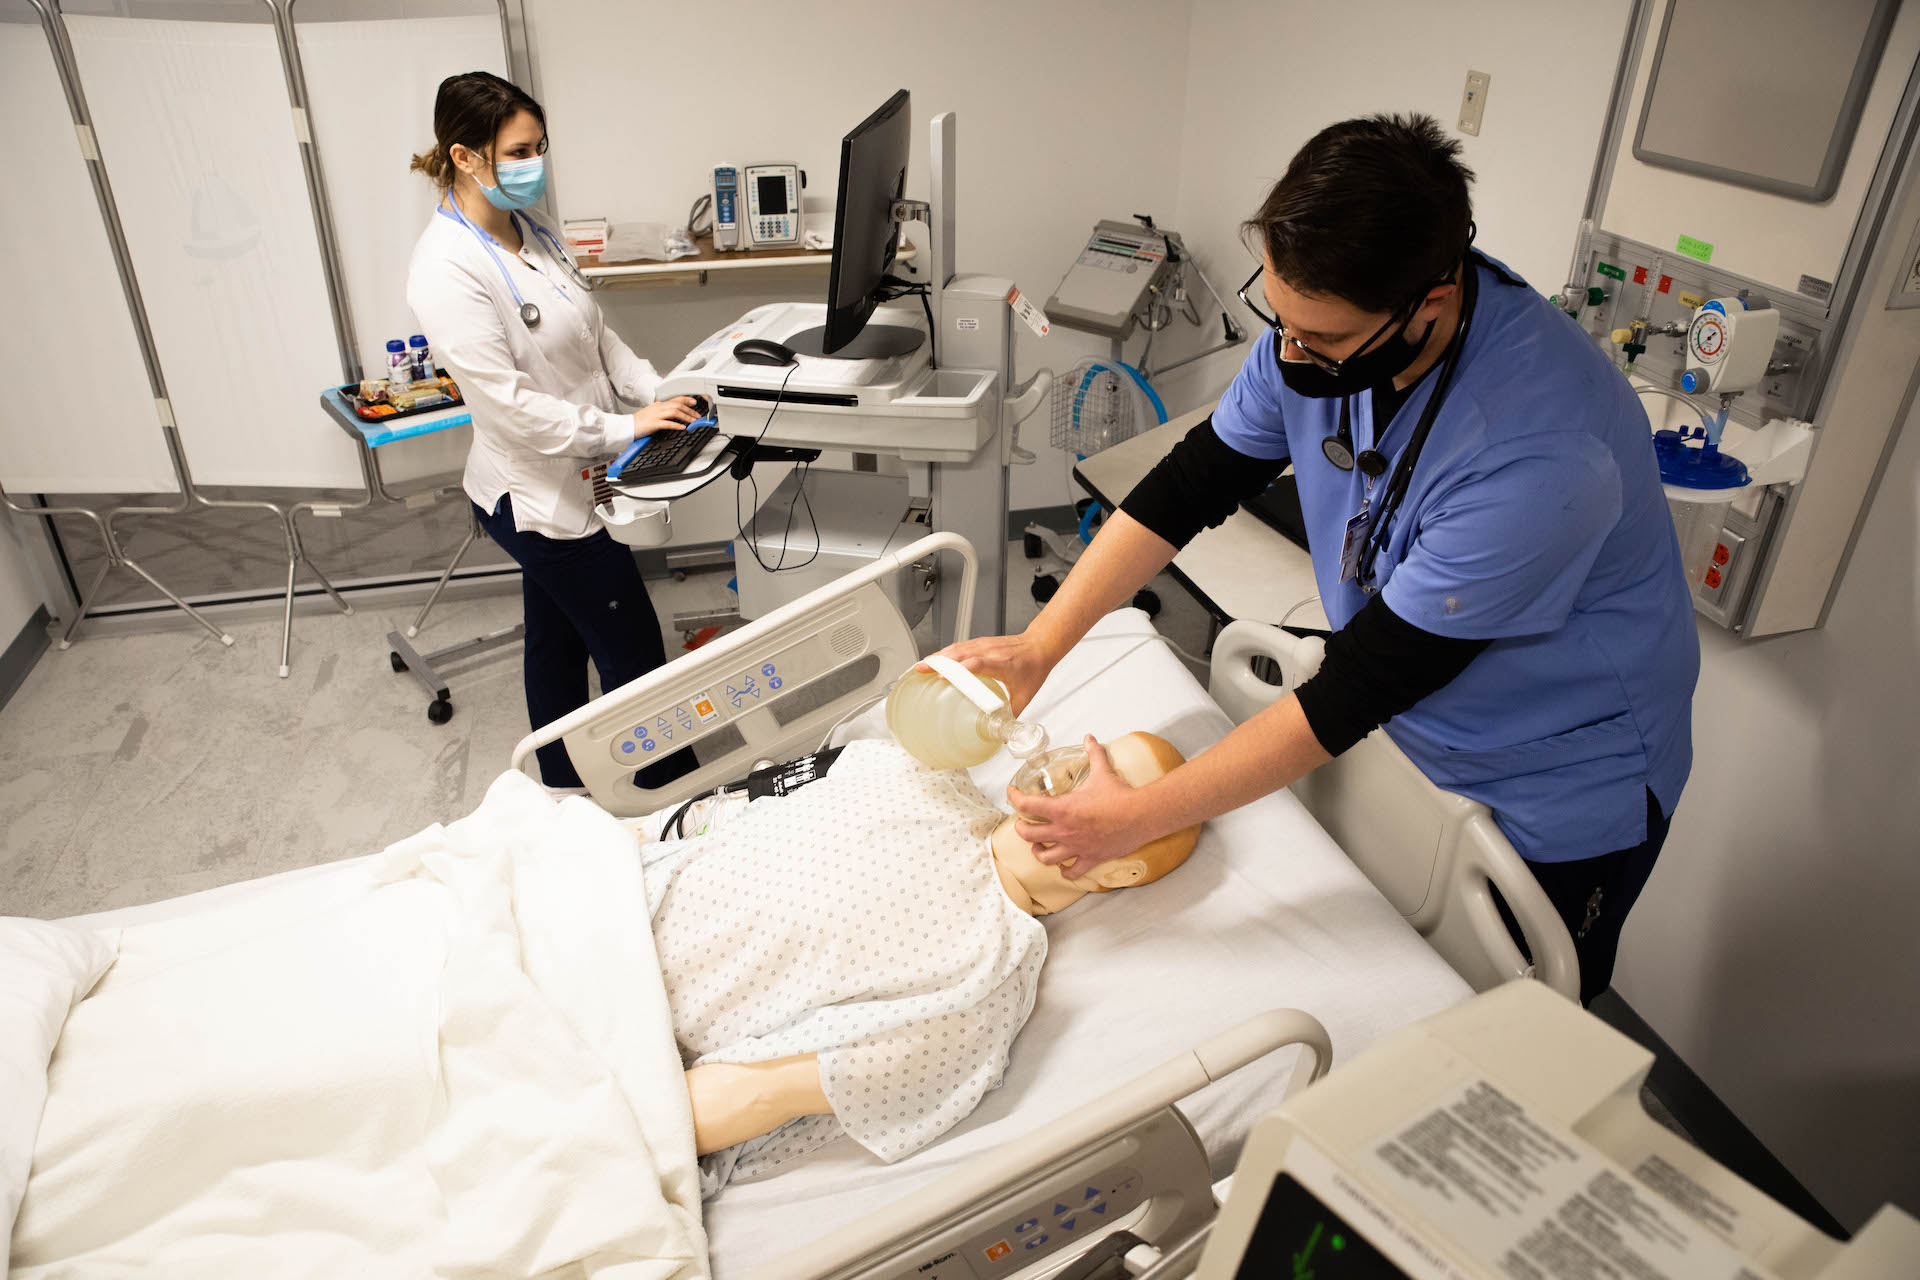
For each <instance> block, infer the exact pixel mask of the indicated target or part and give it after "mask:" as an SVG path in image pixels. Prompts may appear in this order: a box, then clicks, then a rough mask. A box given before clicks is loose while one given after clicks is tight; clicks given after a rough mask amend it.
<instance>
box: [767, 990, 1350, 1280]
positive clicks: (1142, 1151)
mask: <svg viewBox="0 0 1920 1280" xmlns="http://www.w3.org/2000/svg"><path fill="white" fill-rule="evenodd" d="M1294 1044H1297V1045H1302V1046H1304V1047H1305V1048H1306V1049H1308V1050H1309V1051H1310V1052H1311V1053H1312V1056H1313V1066H1312V1069H1311V1070H1310V1071H1302V1070H1300V1069H1298V1068H1296V1069H1295V1070H1294V1073H1293V1076H1292V1078H1291V1079H1290V1080H1289V1081H1288V1084H1287V1088H1286V1093H1285V1096H1286V1097H1292V1096H1293V1095H1294V1094H1295V1093H1297V1092H1298V1091H1299V1090H1300V1089H1302V1088H1304V1087H1305V1086H1306V1085H1308V1084H1310V1083H1312V1082H1313V1081H1315V1080H1318V1079H1319V1078H1320V1077H1321V1076H1323V1075H1325V1074H1326V1073H1327V1068H1328V1066H1329V1065H1330V1064H1331V1062H1332V1059H1333V1047H1332V1044H1331V1042H1330V1041H1329V1040H1328V1038H1327V1031H1326V1028H1325V1027H1323V1026H1321V1025H1320V1021H1319V1020H1318V1019H1317V1018H1315V1017H1313V1016H1312V1015H1311V1014H1308V1013H1303V1012H1302V1011H1300V1010H1298V1009H1273V1010H1269V1011H1267V1012H1266V1013H1262V1014H1258V1015H1256V1016H1254V1017H1252V1018H1249V1019H1247V1020H1246V1021H1245V1022H1242V1023H1240V1024H1239V1025H1237V1026H1234V1027H1231V1028H1229V1029H1228V1030H1226V1031H1223V1032H1221V1033H1220V1034H1219V1035H1217V1036H1214V1037H1212V1038H1211V1039H1208V1040H1205V1041H1203V1042H1202V1043H1200V1044H1198V1045H1195V1046H1194V1047H1193V1048H1191V1049H1188V1050H1186V1051H1185V1052H1183V1053H1181V1054H1180V1055H1179V1056H1177V1057H1175V1058H1172V1059H1170V1060H1169V1061H1167V1062H1164V1063H1162V1064H1161V1065H1159V1066H1158V1067H1155V1068H1153V1069H1152V1070H1151V1071H1148V1072H1146V1073H1144V1074H1142V1075H1140V1076H1138V1077H1136V1078H1135V1079H1133V1080H1132V1081H1130V1082H1128V1083H1127V1084H1124V1085H1121V1086H1120V1087H1119V1088H1117V1089H1115V1090H1113V1091H1111V1092H1110V1093H1107V1094H1105V1095H1103V1096H1101V1097H1099V1098H1095V1099H1094V1100H1093V1101H1091V1102H1089V1103H1086V1104H1085V1105H1084V1106H1080V1107H1076V1108H1075V1109H1074V1110H1072V1111H1069V1112H1068V1113H1067V1114H1065V1115H1063V1116H1061V1117H1060V1118H1059V1119H1057V1120H1055V1121H1053V1122H1052V1123H1051V1124H1046V1125H1042V1126H1041V1127H1040V1128H1038V1129H1035V1130H1034V1131H1033V1132H1032V1133H1030V1134H1028V1135H1026V1136H1025V1137H1023V1138H1020V1139H1017V1140H1015V1141H1013V1142H1008V1143H1005V1144H1003V1145H1001V1146H999V1147H996V1148H995V1149H994V1150H992V1151H989V1152H986V1153H984V1154H982V1155H980V1156H978V1157H976V1158H975V1159H973V1160H972V1161H970V1162H969V1163H967V1164H966V1165H964V1166H962V1167H961V1168H959V1169H956V1170H954V1172H953V1173H951V1174H949V1175H948V1176H947V1177H945V1178H943V1179H941V1180H940V1181H938V1182H935V1183H933V1184H932V1185H931V1186H928V1187H926V1188H925V1189H924V1190H921V1191H917V1192H915V1193H914V1194H913V1195H912V1196H911V1197H909V1198H908V1199H907V1200H906V1201H905V1202H903V1203H900V1204H895V1205H889V1206H888V1207H887V1208H885V1209H881V1210H879V1211H877V1212H875V1213H872V1214H869V1215H868V1216H866V1217H864V1218H861V1219H859V1220H858V1221H856V1222H853V1223H851V1224H849V1225H848V1226H846V1227H844V1228H842V1229H839V1230H836V1231H835V1232H834V1233H833V1234H832V1235H831V1236H829V1237H827V1238H825V1239H822V1240H816V1241H813V1242H812V1243H809V1244H806V1245H803V1246H801V1247H800V1248H798V1249H795V1250H793V1251H792V1252H791V1253H788V1254H785V1255H784V1256H782V1257H781V1258H779V1259H778V1260H776V1261H774V1262H772V1263H769V1264H768V1265H766V1266H765V1267H762V1268H760V1269H758V1270H756V1271H755V1272H754V1273H753V1280H854V1278H856V1277H859V1278H863V1280H864V1278H866V1277H886V1276H892V1275H895V1274H896V1273H901V1274H908V1275H911V1274H914V1273H915V1272H916V1271H918V1270H921V1269H922V1268H920V1267H919V1264H920V1263H924V1262H926V1261H927V1260H928V1258H930V1257H934V1256H939V1255H940V1253H941V1251H942V1250H943V1249H946V1248H951V1247H953V1246H952V1244H951V1243H950V1241H951V1240H953V1239H965V1238H967V1237H968V1235H969V1234H971V1233H974V1232H976V1231H978V1230H980V1229H983V1228H986V1227H990V1226H992V1225H993V1223H994V1221H995V1215H996V1214H1001V1213H1005V1212H1010V1211H1012V1210H1016V1209H1018V1208H1020V1207H1021V1205H1020V1203H1019V1202H1020V1201H1022V1200H1024V1199H1026V1198H1028V1197H1031V1198H1033V1199H1034V1200H1035V1201H1036V1202H1037V1201H1038V1200H1039V1199H1041V1198H1042V1195H1041V1193H1042V1192H1043V1191H1045V1190H1046V1189H1047V1188H1049V1187H1051V1186H1053V1185H1054V1184H1055V1183H1062V1182H1064V1183H1075V1182H1077V1181H1078V1180H1079V1179H1081V1178H1083V1177H1087V1176H1090V1175H1091V1174H1092V1171H1093V1170H1095V1169H1105V1168H1108V1167H1110V1166H1111V1164H1112V1163H1113V1161H1114V1158H1115V1153H1114V1151H1113V1150H1112V1149H1111V1148H1112V1145H1115V1139H1116V1138H1120V1139H1121V1141H1119V1142H1118V1143H1117V1145H1118V1146H1119V1147H1120V1148H1122V1150H1121V1152H1120V1156H1121V1157H1122V1158H1127V1159H1131V1160H1134V1161H1137V1162H1138V1166H1139V1167H1140V1168H1142V1169H1145V1168H1147V1166H1149V1165H1152V1164H1153V1163H1154V1162H1155V1159H1156V1149H1157V1151H1158V1152H1161V1153H1164V1156H1163V1157H1162V1158H1171V1157H1172V1156H1173V1154H1174V1151H1175V1150H1177V1149H1178V1148H1179V1147H1180V1146H1181V1145H1182V1144H1181V1142H1180V1140H1179V1139H1178V1138H1174V1140H1173V1141H1171V1142H1169V1141H1167V1139H1169V1138H1172V1137H1173V1134H1172V1133H1171V1130H1173V1129H1178V1130H1179V1131H1180V1132H1181V1134H1183V1135H1184V1139H1185V1145H1186V1150H1187V1152H1188V1153H1191V1152H1194V1151H1197V1152H1198V1155H1197V1156H1196V1157H1195V1159H1196V1160H1197V1161H1198V1173H1197V1175H1196V1176H1197V1177H1198V1187H1199V1188H1200V1190H1199V1191H1196V1193H1195V1194H1193V1195H1188V1196H1185V1197H1176V1199H1178V1200H1180V1201H1181V1203H1178V1204H1176V1205H1171V1206H1170V1205H1164V1204H1163V1205H1155V1206H1152V1207H1150V1208H1149V1210H1148V1219H1147V1220H1148V1221H1152V1220H1154V1219H1155V1218H1156V1216H1157V1218H1158V1219H1160V1220H1161V1221H1160V1222H1159V1229H1160V1230H1161V1231H1163V1232H1164V1231H1166V1230H1167V1229H1168V1228H1170V1227H1171V1228H1174V1230H1173V1232H1172V1235H1175V1236H1177V1235H1178V1234H1180V1233H1181V1232H1180V1228H1181V1227H1183V1226H1184V1227H1185V1229H1186V1230H1191V1228H1192V1225H1193V1224H1192V1223H1191V1222H1188V1221H1185V1220H1186V1219H1188V1218H1192V1217H1195V1216H1196V1215H1199V1214H1203V1213H1204V1214H1205V1215H1207V1216H1211V1213H1212V1209H1213V1206H1212V1204H1211V1199H1210V1196H1208V1195H1206V1194H1205V1190H1204V1189H1205V1188H1206V1187H1207V1185H1208V1184H1207V1181H1206V1160H1205V1150H1204V1148H1201V1147H1200V1146H1199V1141H1198V1139H1197V1138H1195V1137H1194V1136H1193V1132H1192V1129H1191V1127H1190V1126H1188V1125H1187V1123H1186V1120H1185V1118H1184V1117H1182V1116H1180V1115H1179V1113H1178V1112H1171V1111H1169V1108H1171V1107H1172V1106H1173V1104H1174V1103H1176V1102H1178V1101H1179V1100H1180V1099H1181V1098H1184V1097H1186V1096H1187V1095H1188V1094H1190V1093H1193V1092H1195V1091H1197V1090H1199V1089H1201V1088H1203V1087H1204V1086H1206V1085H1208V1084H1211V1083H1212V1082H1213V1081H1215V1080H1218V1079H1220V1078H1222V1077H1224V1076H1226V1075H1229V1074H1231V1073H1232V1072H1235V1071H1238V1070H1239V1069H1240V1068H1241V1067H1244V1066H1246V1065H1247V1064H1248V1063H1250V1062H1253V1061H1255V1060H1257V1059H1259V1058H1263V1057H1265V1056H1266V1055H1267V1054H1269V1053H1271V1052H1273V1051H1274V1050H1275V1049H1279V1048H1282V1047H1284V1046H1286V1045H1294ZM1200 1201H1206V1203H1204V1204H1202V1203H1200ZM1176 1219H1178V1221H1176ZM1043 1229H1044V1228H1043ZM1140 1229H1141V1228H1140V1227H1137V1226H1136V1227H1135V1230H1140ZM1151 1229H1152V1228H1149V1230H1151ZM1091 1238H1097V1237H1091V1236H1083V1237H1081V1239H1091ZM1169 1238H1171V1237H1169ZM1023 1248H1024V1246H1023ZM1055 1252H1057V1248H1056V1250H1055ZM922 1255H926V1256H922ZM1008 1261H1009V1262H1013V1261H1014V1260H1013V1259H1011V1258H1009V1259H1008ZM1022 1261H1024V1259H1022Z"/></svg>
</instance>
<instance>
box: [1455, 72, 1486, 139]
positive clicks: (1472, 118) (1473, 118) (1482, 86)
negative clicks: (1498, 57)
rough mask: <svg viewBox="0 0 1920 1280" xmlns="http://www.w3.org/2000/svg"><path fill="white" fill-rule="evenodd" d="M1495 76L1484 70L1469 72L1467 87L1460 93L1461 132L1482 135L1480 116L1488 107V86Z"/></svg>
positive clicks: (1475, 135)
mask: <svg viewBox="0 0 1920 1280" xmlns="http://www.w3.org/2000/svg"><path fill="white" fill-rule="evenodd" d="M1492 83H1493V77H1492V76H1490V75H1488V74H1487V73H1486V72H1484V71H1469V72H1467V87H1466V88H1465V89H1464V90H1463V91H1462V92H1461V94H1460V132H1462V133H1466V134H1471V135H1472V136H1474V137H1476V138H1477V137H1479V136H1480V116H1481V114H1482V113H1483V112H1485V111H1486V109H1487V86H1489V85H1491V84H1492Z"/></svg>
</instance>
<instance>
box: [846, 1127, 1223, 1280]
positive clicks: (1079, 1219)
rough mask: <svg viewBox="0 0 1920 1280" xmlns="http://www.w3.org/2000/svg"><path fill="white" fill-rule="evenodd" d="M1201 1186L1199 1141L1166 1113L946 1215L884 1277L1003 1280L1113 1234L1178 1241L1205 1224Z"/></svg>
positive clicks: (1203, 1171)
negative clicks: (1121, 1229) (1125, 1231)
mask: <svg viewBox="0 0 1920 1280" xmlns="http://www.w3.org/2000/svg"><path fill="white" fill-rule="evenodd" d="M1208 1178H1209V1174H1208V1171H1207V1158H1206V1152H1205V1150H1204V1149H1203V1148H1202V1147H1201V1146H1200V1142H1199V1139H1198V1138H1196V1137H1194V1136H1193V1130H1192V1128H1191V1127H1190V1126H1189V1125H1188V1124H1187V1122H1186V1118H1185V1117H1184V1116H1181V1115H1180V1114H1179V1112H1178V1111H1177V1110H1175V1109H1173V1108H1171V1107H1169V1108H1165V1109H1163V1110H1161V1111H1158V1112H1155V1113H1153V1114H1152V1115H1150V1116H1147V1117H1145V1118H1143V1119H1142V1120H1140V1121H1137V1122H1135V1123H1134V1124H1133V1125H1131V1126H1129V1127H1128V1128H1126V1129H1124V1130H1122V1131H1120V1132H1119V1133H1117V1134H1114V1135H1112V1136H1111V1137H1110V1138H1109V1139H1107V1140H1105V1141H1104V1142H1102V1143H1101V1144H1100V1145H1099V1146H1098V1147H1097V1148H1096V1149H1094V1150H1091V1151H1088V1152H1087V1153H1086V1154H1085V1155H1084V1156H1082V1157H1079V1158H1072V1159H1069V1160H1068V1161H1066V1162H1064V1163H1060V1164H1056V1165H1054V1166H1053V1167H1052V1168H1051V1169H1049V1170H1048V1171H1047V1172H1045V1173H1043V1174H1041V1175H1040V1176H1039V1177H1037V1178H1035V1179H1031V1180H1028V1181H1027V1182H1025V1183H1024V1184H1017V1185H1016V1186H1014V1187H1009V1188H1005V1189H1003V1190H1001V1191H998V1192H996V1193H995V1198H994V1202H993V1203H991V1204H980V1205H977V1206H975V1207H973V1208H972V1209H971V1210H970V1211H963V1212H961V1213H958V1214H955V1215H953V1217H952V1218H951V1219H950V1220H949V1223H948V1225H946V1226H944V1227H943V1228H940V1229H938V1230H937V1231H935V1232H934V1233H933V1234H932V1235H931V1236H930V1237H929V1238H927V1239H925V1242H924V1244H922V1245H920V1246H918V1247H913V1246H909V1247H908V1248H906V1249H903V1250H902V1251H901V1252H900V1253H899V1254H897V1255H895V1256H896V1257H898V1258H899V1263H898V1264H895V1265H891V1266H889V1267H888V1268H887V1269H886V1270H885V1272H884V1274H886V1275H887V1276H888V1277H889V1278H890V1280H1003V1277H1010V1276H1014V1275H1018V1274H1020V1273H1022V1272H1025V1271H1027V1270H1028V1269H1029V1268H1031V1267H1033V1266H1035V1264H1037V1263H1041V1262H1044V1261H1046V1260H1048V1259H1051V1260H1052V1262H1053V1264H1054V1266H1056V1267H1057V1266H1058V1265H1060V1264H1061V1263H1062V1261H1063V1260H1064V1259H1066V1258H1071V1257H1073V1256H1075V1255H1078V1254H1080V1253H1082V1252H1084V1251H1085V1250H1086V1249H1087V1248H1089V1247H1091V1246H1092V1245H1093V1244H1094V1243H1095V1242H1096V1241H1098V1240H1099V1239H1100V1238H1102V1237H1104V1236H1107V1235H1111V1234H1112V1233H1113V1231H1114V1230H1115V1229H1116V1228H1117V1227H1122V1226H1124V1227H1126V1228H1127V1229H1128V1230H1131V1231H1133V1232H1135V1233H1136V1234H1138V1235H1140V1236H1141V1237H1142V1238H1143V1239H1159V1240H1168V1239H1177V1238H1179V1237H1180V1236H1182V1235H1184V1234H1185V1233H1186V1232H1187V1231H1190V1230H1192V1229H1193V1228H1194V1227H1195V1226H1197V1225H1198V1224H1199V1223H1200V1222H1203V1221H1205V1220H1206V1219H1207V1218H1209V1217H1211V1216H1212V1213H1213V1196H1212V1189H1211V1185H1210V1183H1209V1181H1208ZM889 1262H890V1263H891V1262H892V1259H889ZM1049 1270H1051V1268H1049ZM874 1274H882V1273H881V1272H878V1271H876V1272H875V1273H874Z"/></svg>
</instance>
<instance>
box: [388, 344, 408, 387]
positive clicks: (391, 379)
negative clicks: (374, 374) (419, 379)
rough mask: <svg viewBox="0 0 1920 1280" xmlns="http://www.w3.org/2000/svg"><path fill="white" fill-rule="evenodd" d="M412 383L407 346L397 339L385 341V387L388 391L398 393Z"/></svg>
mask: <svg viewBox="0 0 1920 1280" xmlns="http://www.w3.org/2000/svg"><path fill="white" fill-rule="evenodd" d="M412 381H413V357H412V356H410V355H408V354H407V344H406V343H404V342H402V341H400V339H398V338H389V339H388V340H387V387H388V390H389V391H399V390H401V389H402V388H403V387H405V386H407V385H408V384H409V383H411V382H412Z"/></svg>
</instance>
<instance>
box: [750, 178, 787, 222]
mask: <svg viewBox="0 0 1920 1280" xmlns="http://www.w3.org/2000/svg"><path fill="white" fill-rule="evenodd" d="M753 182H754V186H756V187H757V188H759V193H760V212H761V213H762V214H764V215H766V216H767V217H769V218H771V217H776V216H778V215H779V214H783V213H785V212H786V211H787V180H786V179H785V178H784V177H781V176H779V175H775V176H774V177H771V178H769V177H766V176H764V175H762V176H760V177H756V178H755V179H754V180H753Z"/></svg>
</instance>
